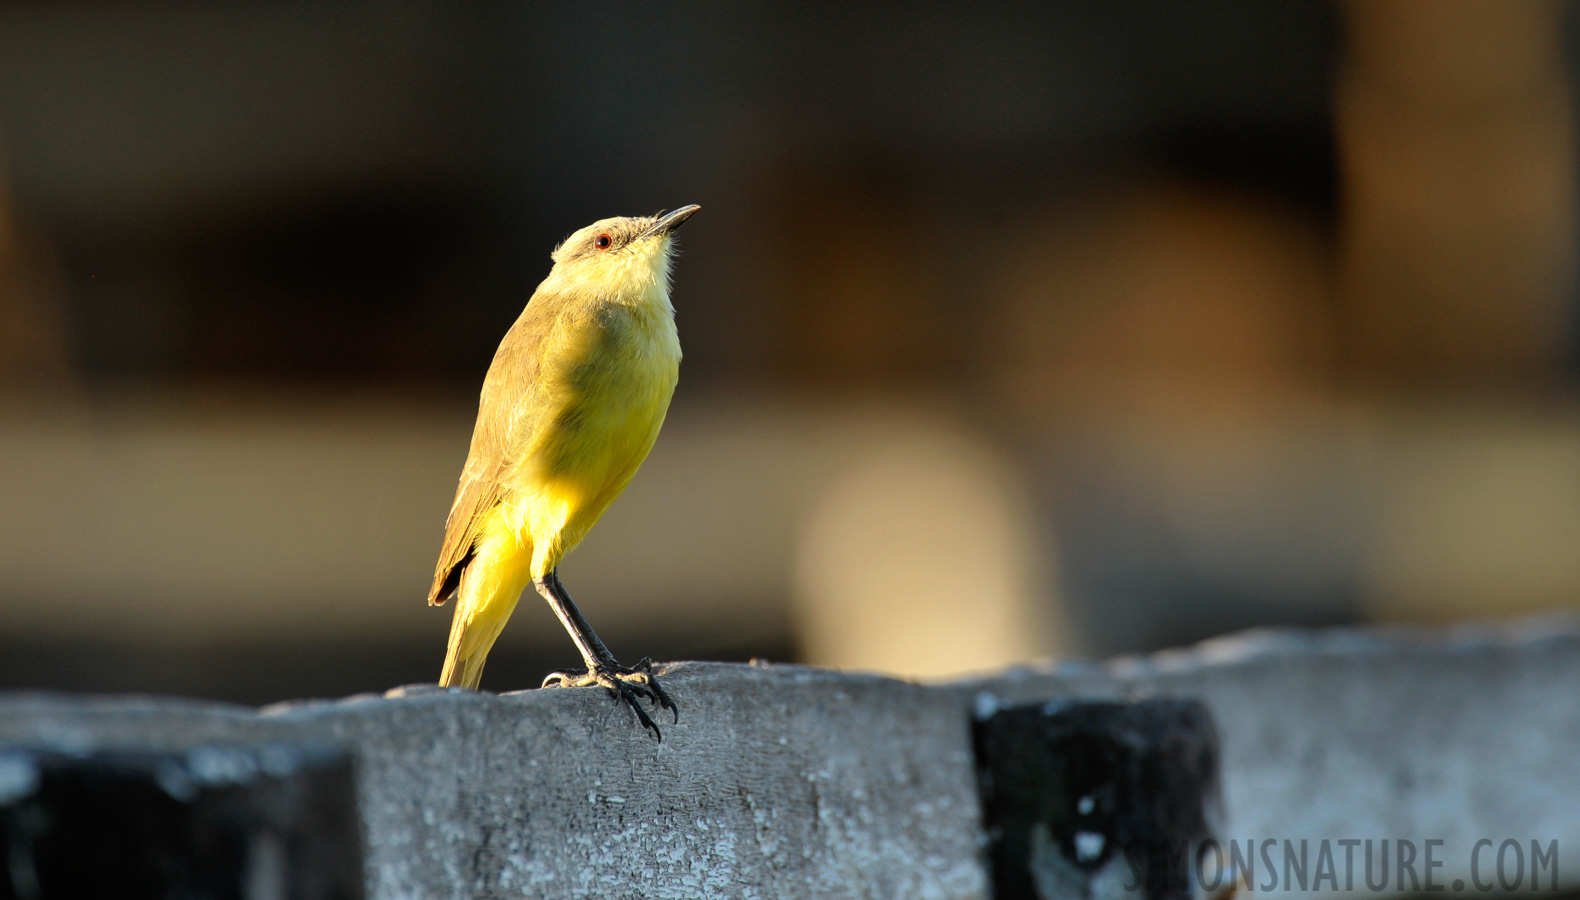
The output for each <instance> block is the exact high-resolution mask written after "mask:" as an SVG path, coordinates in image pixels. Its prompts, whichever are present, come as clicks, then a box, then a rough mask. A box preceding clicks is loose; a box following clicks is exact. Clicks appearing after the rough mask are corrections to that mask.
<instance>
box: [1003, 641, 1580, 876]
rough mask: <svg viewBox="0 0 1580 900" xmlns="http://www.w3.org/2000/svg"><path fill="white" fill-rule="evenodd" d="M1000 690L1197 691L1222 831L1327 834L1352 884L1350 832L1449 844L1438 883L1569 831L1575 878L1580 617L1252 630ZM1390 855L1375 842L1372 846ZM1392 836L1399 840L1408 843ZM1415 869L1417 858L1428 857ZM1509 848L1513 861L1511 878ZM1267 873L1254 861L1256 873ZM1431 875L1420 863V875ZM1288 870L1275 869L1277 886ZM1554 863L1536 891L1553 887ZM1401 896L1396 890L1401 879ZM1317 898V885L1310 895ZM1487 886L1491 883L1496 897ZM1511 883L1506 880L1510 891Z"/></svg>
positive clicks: (1487, 870)
mask: <svg viewBox="0 0 1580 900" xmlns="http://www.w3.org/2000/svg"><path fill="white" fill-rule="evenodd" d="M974 686H975V687H977V688H980V689H982V690H988V691H990V692H991V693H992V694H993V695H994V696H997V697H998V698H1000V699H1001V700H1002V701H1004V702H1018V701H1024V700H1029V699H1036V698H1042V697H1046V696H1050V695H1068V694H1074V695H1080V696H1106V697H1132V698H1134V697H1141V696H1152V695H1165V696H1168V695H1175V696H1189V697H1195V698H1197V699H1200V700H1201V701H1202V702H1203V703H1205V704H1206V705H1207V707H1208V708H1209V709H1210V710H1211V711H1212V714H1213V717H1214V720H1215V721H1216V724H1217V726H1218V733H1219V738H1220V746H1221V747H1222V750H1223V793H1224V807H1225V812H1226V819H1227V823H1226V827H1225V828H1224V833H1223V835H1222V837H1225V838H1230V839H1238V840H1240V841H1242V842H1243V841H1245V840H1246V839H1255V840H1257V841H1258V842H1260V841H1262V840H1264V839H1268V838H1273V839H1277V840H1278V841H1279V849H1278V850H1276V851H1275V852H1274V854H1273V859H1274V860H1275V862H1277V864H1278V865H1279V866H1280V868H1282V857H1281V853H1282V842H1283V841H1284V840H1285V839H1290V840H1293V841H1294V842H1295V844H1296V846H1298V845H1299V842H1300V841H1301V840H1302V839H1304V840H1307V841H1308V842H1309V843H1310V852H1311V861H1312V863H1313V865H1314V863H1315V860H1316V856H1317V853H1318V851H1319V847H1320V844H1319V842H1320V841H1322V840H1324V839H1326V840H1328V841H1329V842H1330V846H1331V849H1332V851H1333V853H1335V854H1336V855H1337V856H1336V864H1337V866H1338V871H1337V875H1338V888H1339V889H1338V890H1328V889H1327V886H1326V884H1324V885H1323V886H1320V887H1318V888H1317V889H1316V890H1314V891H1313V893H1328V894H1341V893H1355V892H1362V889H1363V885H1364V882H1363V880H1362V879H1363V877H1364V875H1363V865H1364V862H1363V860H1362V858H1361V854H1362V853H1363V852H1364V848H1357V849H1356V850H1355V851H1354V852H1355V854H1356V857H1355V864H1354V881H1355V885H1356V891H1345V890H1343V887H1344V882H1345V870H1344V858H1343V854H1344V849H1343V848H1342V847H1341V846H1340V845H1339V844H1338V843H1337V842H1338V841H1339V840H1341V839H1361V840H1365V839H1367V838H1371V839H1373V840H1374V842H1375V841H1378V840H1380V839H1382V838H1390V839H1392V840H1393V841H1395V842H1397V841H1398V840H1399V839H1400V838H1404V839H1407V840H1410V841H1412V842H1414V844H1415V846H1416V848H1417V850H1418V851H1419V850H1422V849H1424V842H1425V841H1426V840H1427V839H1440V840H1442V841H1444V843H1443V845H1442V846H1441V848H1440V849H1438V850H1436V851H1435V859H1437V860H1441V861H1443V863H1444V865H1443V867H1442V868H1441V869H1438V870H1436V871H1435V879H1434V880H1435V882H1436V884H1438V885H1448V886H1449V890H1450V891H1452V890H1453V887H1452V883H1453V882H1454V880H1455V879H1464V880H1465V882H1466V885H1467V887H1466V889H1467V890H1472V889H1473V888H1472V887H1470V885H1471V877H1472V872H1471V869H1470V865H1471V859H1472V853H1473V851H1474V847H1475V843H1476V842H1477V841H1478V840H1481V839H1489V840H1491V841H1492V842H1493V847H1492V848H1491V849H1488V850H1483V851H1482V855H1481V857H1480V871H1479V874H1480V878H1481V881H1482V882H1483V883H1487V882H1491V881H1493V880H1494V879H1495V854H1496V848H1497V846H1498V845H1500V844H1501V843H1502V842H1503V841H1504V840H1505V839H1510V838H1512V839H1515V840H1518V841H1519V842H1520V843H1521V844H1522V845H1523V847H1524V851H1525V856H1526V862H1525V875H1526V884H1525V885H1524V888H1525V889H1527V890H1528V889H1530V887H1531V884H1530V883H1529V878H1530V874H1531V872H1530V858H1529V857H1530V852H1529V848H1530V842H1531V841H1532V840H1538V841H1540V842H1541V844H1542V845H1543V847H1544V848H1545V847H1546V846H1547V845H1548V844H1549V842H1551V841H1553V840H1556V841H1557V842H1558V860H1557V875H1558V885H1559V886H1560V887H1561V888H1567V889H1570V890H1573V889H1575V888H1577V887H1580V626H1577V623H1576V622H1574V621H1573V620H1567V619H1562V620H1530V621H1526V622H1523V623H1514V624H1510V625H1507V626H1501V627H1485V626H1483V627H1474V628H1463V629H1458V630H1453V631H1426V630H1411V629H1395V630H1371V631H1358V630H1335V631H1325V632H1313V633H1303V632H1252V633H1247V634H1244V635H1238V636H1233V637H1228V638H1222V639H1219V640H1215V641H1209V642H1207V643H1205V644H1202V645H1199V646H1197V647H1194V648H1191V649H1188V650H1180V651H1171V652H1165V653H1159V654H1155V655H1152V656H1148V657H1134V658H1124V659H1116V660H1113V661H1110V662H1107V663H1103V664H1092V663H1066V664H1062V665H1052V666H1047V667H1041V668H1037V667H1033V668H1028V669H1023V670H1017V671H1013V672H1010V673H1008V674H1006V675H1003V676H999V677H995V678H992V679H986V680H983V681H981V682H977V683H975V684H974ZM1377 846H1378V848H1379V850H1380V844H1378V845H1377ZM1395 847H1397V844H1395ZM1417 869H1418V871H1419V870H1420V863H1419V860H1418V862H1417ZM1512 870H1513V860H1512V857H1511V859H1510V861H1509V874H1510V877H1511V878H1512ZM1264 877H1265V875H1264V874H1263V873H1262V872H1261V871H1260V870H1259V871H1258V879H1259V883H1263V882H1261V879H1262V878H1264ZM1423 877H1424V873H1423ZM1282 878H1283V873H1282V871H1281V872H1280V884H1282ZM1549 883H1550V882H1549V875H1548V874H1546V873H1545V872H1544V874H1543V875H1542V881H1541V884H1540V888H1541V889H1542V891H1544V892H1545V891H1546V890H1547V888H1548V886H1549ZM1388 891H1389V892H1390V893H1391V892H1393V891H1394V885H1393V884H1392V883H1391V884H1390V885H1389V887H1388ZM1302 893H1304V892H1302ZM1488 893H1490V891H1489V892H1488ZM1506 893H1507V891H1506Z"/></svg>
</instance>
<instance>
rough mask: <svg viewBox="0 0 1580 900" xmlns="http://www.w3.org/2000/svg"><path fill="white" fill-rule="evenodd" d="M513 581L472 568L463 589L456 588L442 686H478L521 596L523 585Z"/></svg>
mask: <svg viewBox="0 0 1580 900" xmlns="http://www.w3.org/2000/svg"><path fill="white" fill-rule="evenodd" d="M487 574H496V573H487ZM501 580H503V581H505V582H507V583H501ZM510 581H511V579H508V578H507V579H498V578H490V577H486V574H485V573H483V572H475V573H474V572H472V571H468V572H467V573H466V575H465V576H464V577H463V579H462V581H461V589H460V590H459V591H457V592H456V593H457V597H456V604H455V615H454V617H453V618H452V619H451V620H450V643H449V647H448V648H447V649H446V651H445V654H444V669H443V670H442V671H441V672H440V673H439V685H440V687H464V688H471V689H472V690H474V691H475V690H477V686H478V684H479V683H480V682H481V681H482V680H483V663H485V662H487V661H488V651H489V650H492V649H493V647H494V641H495V640H497V639H498V638H499V633H500V632H501V631H503V630H504V629H505V622H506V621H508V620H509V619H510V614H511V613H512V612H514V611H515V609H516V601H517V599H519V598H520V596H521V591H522V585H519V584H513V583H508V582H510Z"/></svg>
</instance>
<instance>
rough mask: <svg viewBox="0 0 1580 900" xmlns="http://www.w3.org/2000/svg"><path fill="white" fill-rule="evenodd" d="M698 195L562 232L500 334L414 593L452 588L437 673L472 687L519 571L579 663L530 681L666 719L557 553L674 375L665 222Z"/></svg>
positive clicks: (625, 477) (434, 598)
mask: <svg viewBox="0 0 1580 900" xmlns="http://www.w3.org/2000/svg"><path fill="white" fill-rule="evenodd" d="M699 209H701V207H700V206H697V205H695V204H692V205H690V206H682V207H679V208H677V209H674V210H671V211H669V212H667V213H660V214H658V215H655V216H646V217H615V218H610V219H602V220H600V221H597V222H594V223H593V224H591V225H588V226H587V227H585V228H582V229H580V230H579V231H576V232H574V233H572V234H571V235H570V237H568V238H566V239H565V240H564V241H563V242H561V243H560V245H559V246H558V247H556V248H555V249H554V252H553V254H552V259H553V261H554V265H553V268H552V269H551V270H550V272H549V275H548V277H547V278H545V279H544V280H543V282H542V283H541V284H539V285H538V288H537V290H536V291H534V292H533V294H532V297H531V299H530V300H528V301H527V305H526V308H525V309H523V310H522V312H521V315H520V317H519V318H517V319H516V322H515V324H514V325H512V326H511V327H510V330H509V331H508V332H506V334H505V337H504V339H503V340H501V341H500V343H499V349H498V350H497V351H496V352H495V353H494V359H493V362H492V363H491V364H490V365H489V367H488V374H487V375H486V376H485V377H484V379H483V388H482V392H481V395H480V396H479V399H478V408H477V424H476V425H475V426H474V428H473V431H472V444H471V449H470V451H469V452H468V453H467V457H466V465H465V466H464V467H463V468H462V470H461V479H460V484H459V485H458V486H457V487H456V491H455V500H454V502H453V503H452V504H451V506H450V514H449V516H448V517H447V518H446V520H445V532H444V542H443V544H442V545H441V547H440V551H439V561H438V564H437V565H436V566H435V568H434V574H433V585H432V587H431V588H430V589H429V591H428V603H429V605H430V606H439V605H442V604H443V603H444V602H445V601H446V600H448V599H450V598H451V597H454V598H456V604H455V612H454V613H453V616H452V619H451V624H450V640H449V644H448V646H447V648H446V653H445V659H444V668H443V670H442V672H441V674H440V676H439V684H440V685H441V686H446V687H463V688H471V689H473V690H476V689H478V687H479V685H480V683H481V680H482V675H483V664H484V662H485V661H486V660H487V658H488V651H489V650H490V649H491V648H492V647H493V645H494V641H495V640H496V639H497V638H498V637H499V634H500V632H501V631H502V630H503V629H504V627H505V622H506V621H507V620H508V619H509V618H510V614H511V613H512V612H513V611H514V610H515V608H516V602H517V601H518V600H519V598H520V596H521V594H522V593H523V592H524V591H525V590H526V587H527V585H529V584H530V585H531V586H532V587H533V588H535V589H536V590H537V593H539V594H540V595H542V596H543V599H544V600H546V601H548V604H549V606H550V608H552V609H553V610H554V614H555V615H556V616H557V617H558V618H559V620H560V623H561V624H562V625H564V626H565V630H566V631H567V632H569V634H570V637H571V641H572V642H573V643H575V645H576V649H577V650H578V651H580V653H581V656H582V663H583V665H584V666H585V668H584V669H580V670H573V671H564V672H555V673H552V674H550V675H549V676H548V677H547V678H545V679H544V680H543V684H542V687H545V688H550V687H585V686H591V685H598V686H602V687H603V688H605V689H607V690H608V691H610V692H611V693H612V694H613V695H614V696H615V697H616V698H617V700H623V701H625V703H626V704H627V705H629V706H630V708H631V709H633V710H634V711H635V712H636V717H637V720H638V721H639V722H640V723H641V725H642V727H643V728H646V729H648V730H650V731H651V732H652V733H653V735H654V736H655V737H656V738H657V739H658V740H660V741H662V740H663V733H662V732H661V731H660V730H659V728H658V725H657V724H655V723H654V722H653V720H652V717H650V716H649V715H648V714H647V712H646V711H645V710H644V709H643V708H642V704H641V702H640V700H642V699H646V700H648V701H649V702H650V703H652V704H654V705H655V706H656V707H658V708H662V709H666V710H668V711H670V712H671V713H672V714H673V716H674V719H673V721H675V722H678V721H680V711H679V709H678V707H676V706H675V703H674V701H673V700H672V699H671V698H670V697H669V695H668V694H667V693H666V692H665V691H664V689H663V688H662V687H660V686H659V683H658V679H657V678H656V677H655V675H654V674H653V671H652V662H651V660H648V659H645V658H644V659H643V660H642V661H641V662H639V663H637V664H636V665H635V666H630V667H627V666H622V665H621V664H620V663H619V662H618V661H616V660H615V658H614V656H613V655H612V654H611V653H610V652H609V649H608V647H606V646H605V645H604V643H603V641H601V640H599V638H598V635H597V634H596V633H594V632H593V629H592V626H591V625H589V624H588V623H587V620H586V618H585V617H583V616H582V613H581V610H579V609H577V607H576V604H575V602H574V601H572V600H571V595H570V593H569V592H568V591H566V589H565V585H564V583H563V582H561V581H560V577H559V574H558V568H559V564H560V561H561V560H562V559H564V557H565V555H566V554H567V553H570V552H571V551H572V550H573V549H575V547H576V545H577V544H579V543H580V542H581V540H582V538H584V537H586V535H587V532H588V531H589V530H590V529H591V528H592V527H593V525H594V524H595V523H596V522H597V521H598V519H599V517H601V516H602V515H603V513H604V511H605V510H607V509H608V508H609V505H610V504H611V503H613V502H614V501H615V498H617V497H619V496H620V493H621V492H622V491H624V490H625V487H626V485H627V484H629V483H630V481H631V478H632V476H634V475H635V474H636V472H637V469H638V468H639V467H640V466H641V465H642V461H643V460H645V459H646V458H647V455H648V451H650V450H651V449H652V447H653V443H654V442H655V441H656V440H657V439H658V433H659V429H660V428H662V427H663V424H664V417H665V415H666V413H667V412H668V410H669V401H670V398H671V397H673V396H674V392H675V385H676V383H677V381H678V380H679V376H680V356H681V354H680V339H679V336H678V334H677V332H676V329H675V310H674V306H673V305H672V304H671V303H670V281H671V269H672V264H673V260H674V236H675V232H676V230H677V229H679V228H680V226H681V225H683V224H684V223H685V222H686V221H687V220H688V219H690V218H691V217H692V216H693V215H695V214H696V212H697V210H699Z"/></svg>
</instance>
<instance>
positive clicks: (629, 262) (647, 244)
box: [549, 204, 702, 302]
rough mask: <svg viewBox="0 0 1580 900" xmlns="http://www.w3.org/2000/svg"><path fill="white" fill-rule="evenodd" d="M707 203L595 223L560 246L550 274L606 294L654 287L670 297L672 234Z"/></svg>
mask: <svg viewBox="0 0 1580 900" xmlns="http://www.w3.org/2000/svg"><path fill="white" fill-rule="evenodd" d="M701 208H702V207H700V206H697V205H696V204H692V205H690V206H682V207H680V208H679V209H674V210H671V211H670V212H667V213H662V214H660V215H657V216H640V217H637V218H627V217H624V216H616V217H615V218H612V219H602V220H600V221H597V222H594V223H592V224H591V225H588V226H587V227H586V228H583V229H581V230H580V231H577V232H576V233H574V234H572V235H571V236H570V237H568V238H566V239H565V241H564V242H563V243H561V244H560V245H559V246H558V247H556V248H554V271H553V273H552V274H551V275H550V276H549V278H550V279H551V280H560V281H563V282H565V286H566V287H574V288H580V289H582V290H588V289H591V290H593V291H596V292H598V293H600V294H605V295H606V296H624V297H629V298H631V299H636V298H637V297H642V296H647V295H648V294H649V293H650V292H651V291H652V290H653V289H654V288H659V289H661V293H662V294H664V295H666V296H667V294H668V287H669V257H670V244H671V238H672V237H673V235H674V233H675V231H676V230H678V229H679V228H680V226H681V225H682V224H684V223H685V221H686V220H687V219H689V218H691V216H692V215H693V214H694V213H695V212H696V211H697V210H699V209H701ZM666 302H667V301H666Z"/></svg>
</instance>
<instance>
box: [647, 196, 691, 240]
mask: <svg viewBox="0 0 1580 900" xmlns="http://www.w3.org/2000/svg"><path fill="white" fill-rule="evenodd" d="M701 208H702V207H700V206H698V205H697V204H695V203H693V204H691V205H690V206H682V207H680V208H679V209H672V210H670V211H669V212H667V213H664V214H663V215H661V216H659V217H658V221H656V222H654V223H653V224H652V225H649V226H648V228H647V231H645V232H643V233H642V236H643V237H645V238H648V237H658V236H659V235H664V234H673V233H674V232H676V231H678V230H680V226H681V225H684V224H685V223H686V220H687V219H689V218H691V217H692V215H694V214H695V213H696V211H697V210H699V209H701Z"/></svg>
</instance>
